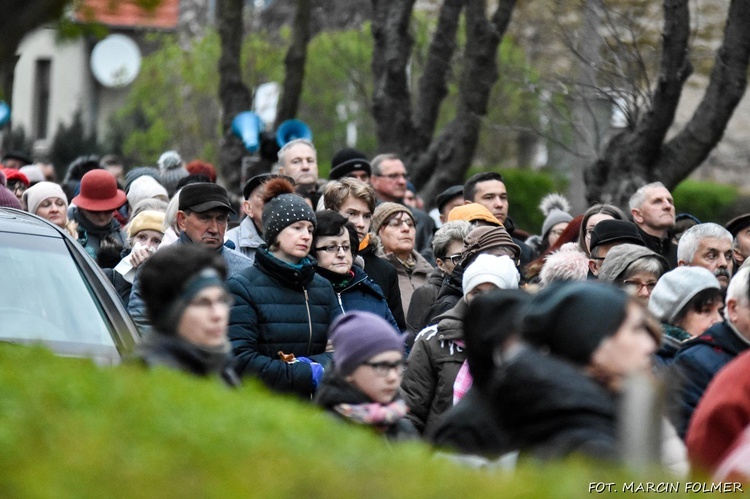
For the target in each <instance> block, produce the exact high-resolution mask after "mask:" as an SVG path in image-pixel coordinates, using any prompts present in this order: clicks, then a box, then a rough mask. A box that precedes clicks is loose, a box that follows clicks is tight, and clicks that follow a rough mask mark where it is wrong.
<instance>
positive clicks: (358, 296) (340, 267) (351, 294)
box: [310, 211, 400, 333]
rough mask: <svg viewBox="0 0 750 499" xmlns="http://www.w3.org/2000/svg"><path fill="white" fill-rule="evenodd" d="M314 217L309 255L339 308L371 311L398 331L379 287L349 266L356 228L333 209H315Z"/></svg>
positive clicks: (355, 244) (353, 254) (355, 248)
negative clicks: (313, 230) (316, 264)
mask: <svg viewBox="0 0 750 499" xmlns="http://www.w3.org/2000/svg"><path fill="white" fill-rule="evenodd" d="M315 217H316V218H317V224H316V226H315V232H314V233H313V242H312V251H310V254H311V255H313V256H314V257H315V258H316V260H317V261H318V266H317V268H316V272H317V273H318V275H320V276H322V277H325V278H326V279H327V280H328V282H330V283H331V285H332V286H333V290H334V291H335V292H336V296H337V298H338V300H339V305H340V306H341V311H342V312H351V311H354V310H366V311H368V312H372V313H373V314H375V315H377V316H378V317H382V318H383V319H385V320H386V321H387V322H388V323H389V324H390V325H391V326H393V329H394V330H395V331H396V332H399V333H400V331H399V328H398V324H396V320H395V319H394V318H393V314H392V313H391V311H390V309H389V308H388V303H387V302H386V301H385V296H383V291H382V290H381V289H380V286H378V285H377V284H375V282H374V281H373V280H372V279H370V277H369V276H368V275H367V274H366V273H365V271H364V270H362V269H361V268H359V267H357V266H356V265H352V264H353V262H354V259H355V258H356V257H357V251H358V247H359V238H358V237H357V230H356V229H355V228H354V226H353V225H352V224H351V223H349V221H348V220H347V219H346V217H344V216H342V215H339V214H338V213H336V212H335V211H319V212H318V213H316V214H315Z"/></svg>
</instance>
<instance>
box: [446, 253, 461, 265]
mask: <svg viewBox="0 0 750 499" xmlns="http://www.w3.org/2000/svg"><path fill="white" fill-rule="evenodd" d="M462 256H463V254H462V253H456V254H455V255H450V256H446V257H445V258H441V260H450V261H451V263H452V264H453V265H458V262H460V261H461V257H462Z"/></svg>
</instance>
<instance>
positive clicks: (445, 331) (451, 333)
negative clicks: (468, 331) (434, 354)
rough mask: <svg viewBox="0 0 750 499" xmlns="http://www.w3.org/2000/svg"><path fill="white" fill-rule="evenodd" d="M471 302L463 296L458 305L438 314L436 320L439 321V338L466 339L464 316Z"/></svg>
mask: <svg viewBox="0 0 750 499" xmlns="http://www.w3.org/2000/svg"><path fill="white" fill-rule="evenodd" d="M468 308H469V304H468V303H466V300H464V299H463V298H462V299H460V300H458V303H456V305H455V306H454V307H453V308H452V309H450V310H448V311H447V312H443V313H442V314H440V315H438V316H437V317H436V318H435V320H436V321H438V339H439V340H441V341H442V340H451V341H455V340H463V339H464V317H465V316H466V311H467V310H468Z"/></svg>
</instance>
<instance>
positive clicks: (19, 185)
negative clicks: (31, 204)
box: [6, 180, 26, 193]
mask: <svg viewBox="0 0 750 499" xmlns="http://www.w3.org/2000/svg"><path fill="white" fill-rule="evenodd" d="M6 187H7V188H8V190H10V191H11V192H13V193H16V192H26V184H24V183H23V181H21V180H11V181H10V182H8V185H6Z"/></svg>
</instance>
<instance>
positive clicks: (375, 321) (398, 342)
mask: <svg viewBox="0 0 750 499" xmlns="http://www.w3.org/2000/svg"><path fill="white" fill-rule="evenodd" d="M329 337H330V338H331V342H332V343H333V364H334V369H335V370H336V372H337V373H338V374H340V375H341V376H348V375H349V374H351V373H353V372H354V370H355V369H357V367H359V366H360V365H362V364H363V363H365V362H367V361H368V360H370V359H371V358H373V357H375V356H376V355H378V354H380V353H383V352H389V351H391V350H398V351H399V352H403V351H404V338H403V336H402V335H399V334H398V333H396V331H395V330H394V329H393V326H391V325H390V324H388V323H387V322H386V321H385V319H383V318H382V317H379V316H377V315H375V314H373V313H370V312H360V311H357V312H348V313H346V314H344V315H341V316H339V317H338V318H337V319H336V320H335V321H333V324H331V329H330V331H329Z"/></svg>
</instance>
